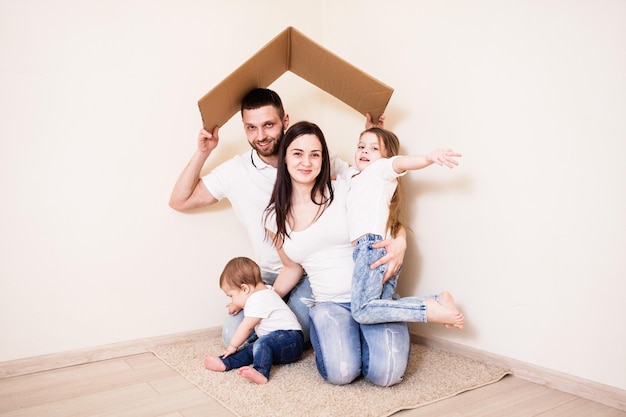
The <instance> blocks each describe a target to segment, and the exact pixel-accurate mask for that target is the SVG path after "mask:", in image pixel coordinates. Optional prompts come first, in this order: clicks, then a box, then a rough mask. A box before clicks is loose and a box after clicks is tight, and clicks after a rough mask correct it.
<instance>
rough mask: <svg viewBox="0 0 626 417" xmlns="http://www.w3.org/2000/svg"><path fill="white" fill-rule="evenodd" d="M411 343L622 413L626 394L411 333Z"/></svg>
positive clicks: (580, 379)
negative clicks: (474, 360)
mask: <svg viewBox="0 0 626 417" xmlns="http://www.w3.org/2000/svg"><path fill="white" fill-rule="evenodd" d="M411 341H412V342H413V343H417V344H420V345H424V346H427V347H432V348H435V349H441V350H445V351H448V352H453V353H458V354H459V355H463V356H465V357H469V358H472V359H476V360H479V361H482V362H488V363H490V364H494V365H497V366H500V367H502V368H505V369H508V370H510V371H511V372H512V373H513V375H514V376H515V377H517V378H520V379H524V380H526V381H530V382H534V383H536V384H540V385H544V386H546V387H549V388H554V389H556V390H559V391H563V392H566V393H568V394H572V395H576V396H578V397H581V398H585V399H587V400H591V401H594V402H597V403H600V404H604V405H607V406H609V407H613V408H617V409H619V410H622V411H626V391H625V390H622V389H619V388H615V387H612V386H610V385H604V384H601V383H599V382H594V381H590V380H587V379H584V378H579V377H576V376H573V375H569V374H565V373H563V372H558V371H554V370H552V369H548V368H544V367H541V366H536V365H532V364H529V363H526V362H522V361H519V360H517V359H511V358H507V357H505V356H500V355H496V354H493V353H489V352H486V351H483V350H479V349H475V348H472V347H469V346H465V345H461V344H459V343H454V342H450V341H447V340H444V339H440V338H436V337H432V336H427V335H423V334H418V333H414V332H411Z"/></svg>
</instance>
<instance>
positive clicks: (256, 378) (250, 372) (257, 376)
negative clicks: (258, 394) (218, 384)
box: [237, 366, 267, 384]
mask: <svg viewBox="0 0 626 417" xmlns="http://www.w3.org/2000/svg"><path fill="white" fill-rule="evenodd" d="M237 374H239V375H241V376H242V377H244V378H246V379H247V380H248V381H252V382H254V383H255V384H267V378H265V377H264V376H263V374H262V373H260V372H259V371H257V370H256V369H254V368H253V367H251V366H242V367H241V368H239V369H238V370H237Z"/></svg>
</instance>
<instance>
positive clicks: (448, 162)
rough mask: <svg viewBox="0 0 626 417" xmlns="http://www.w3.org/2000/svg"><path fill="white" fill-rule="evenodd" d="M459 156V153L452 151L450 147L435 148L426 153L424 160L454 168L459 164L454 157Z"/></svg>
mask: <svg viewBox="0 0 626 417" xmlns="http://www.w3.org/2000/svg"><path fill="white" fill-rule="evenodd" d="M461 156H462V155H461V154H460V153H458V152H454V151H453V150H452V149H437V150H436V151H434V152H431V153H429V154H428V155H426V160H427V161H428V162H432V163H435V164H437V165H441V166H443V165H445V166H447V167H448V168H454V167H455V166H458V165H459V163H458V162H457V161H456V159H454V158H460V157H461Z"/></svg>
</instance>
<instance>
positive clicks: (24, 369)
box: [0, 327, 626, 411]
mask: <svg viewBox="0 0 626 417" xmlns="http://www.w3.org/2000/svg"><path fill="white" fill-rule="evenodd" d="M220 334H221V328H220V327H214V328H209V329H203V330H195V331H189V332H183V333H176V334H172V335H166V336H158V337H152V338H147V339H139V340H131V341H128V342H121V343H115V344H111V345H105V346H100V347H95V348H88V349H81V350H76V351H71V352H62V353H54V354H50V355H42V356H35V357H31V358H24V359H16V360H12V361H6V362H0V378H9V377H14V376H20V375H27V374H31V373H35V372H42V371H48V370H52V369H58V368H64V367H68V366H74V365H81V364H85V363H91V362H96V361H101V360H107V359H114V358H119V357H122V356H128V355H135V354H139V353H145V352H150V351H152V349H153V348H154V347H155V346H158V345H164V344H170V343H176V342H187V341H193V340H197V339H198V338H200V337H204V336H219V335H220ZM411 341H412V342H414V343H418V344H421V345H424V346H427V347H431V348H435V349H441V350H446V351H449V352H453V353H457V354H459V355H463V356H466V357H469V358H472V359H476V360H479V361H482V362H489V363H491V364H495V365H498V366H500V367H502V368H505V369H508V370H510V371H511V372H512V373H513V375H514V376H516V377H518V378H521V379H524V380H527V381H530V382H534V383H536V384H540V385H544V386H547V387H550V388H554V389H557V390H559V391H563V392H566V393H569V394H572V395H576V396H578V397H581V398H585V399H588V400H591V401H595V402H597V403H600V404H604V405H607V406H609V407H613V408H617V409H619V410H623V411H626V391H625V390H621V389H619V388H615V387H611V386H609V385H604V384H600V383H598V382H594V381H589V380H586V379H583V378H579V377H576V376H573V375H568V374H565V373H562V372H558V371H554V370H551V369H547V368H543V367H540V366H536V365H532V364H529V363H526V362H522V361H519V360H516V359H511V358H507V357H504V356H500V355H496V354H492V353H489V352H486V351H482V350H479V349H474V348H472V347H469V346H465V345H461V344H458V343H454V342H450V341H447V340H444V339H439V338H436V337H432V336H427V335H422V334H418V333H414V332H411Z"/></svg>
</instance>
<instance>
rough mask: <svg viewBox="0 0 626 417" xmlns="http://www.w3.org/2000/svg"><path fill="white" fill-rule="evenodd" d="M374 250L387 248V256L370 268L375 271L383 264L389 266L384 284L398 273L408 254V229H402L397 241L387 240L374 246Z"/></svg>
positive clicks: (396, 238)
mask: <svg viewBox="0 0 626 417" xmlns="http://www.w3.org/2000/svg"><path fill="white" fill-rule="evenodd" d="M372 247H373V248H385V249H386V251H387V254H386V255H385V256H383V257H382V258H380V259H379V260H377V261H376V262H374V263H373V264H372V265H371V266H370V268H371V269H375V268H377V267H379V266H381V265H383V264H387V272H386V273H385V276H384V277H383V283H384V282H387V280H388V279H389V278H391V277H392V276H394V275H395V274H397V273H398V271H399V270H400V268H401V267H402V263H403V262H404V253H405V252H406V229H405V228H404V226H402V227H400V230H398V234H397V235H396V237H395V239H385V240H381V241H380V242H377V243H376V244H374V245H372Z"/></svg>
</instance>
